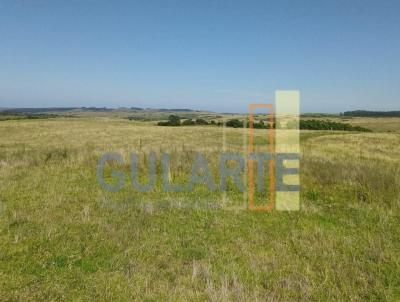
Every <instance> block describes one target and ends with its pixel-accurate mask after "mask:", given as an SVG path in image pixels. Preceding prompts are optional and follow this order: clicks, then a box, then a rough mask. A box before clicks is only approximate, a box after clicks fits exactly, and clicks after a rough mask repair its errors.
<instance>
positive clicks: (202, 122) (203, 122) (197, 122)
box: [196, 118, 208, 125]
mask: <svg viewBox="0 0 400 302" xmlns="http://www.w3.org/2000/svg"><path fill="white" fill-rule="evenodd" d="M196 125H208V123H207V121H206V120H204V119H202V118H198V119H196Z"/></svg>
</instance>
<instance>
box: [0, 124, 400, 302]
mask: <svg viewBox="0 0 400 302" xmlns="http://www.w3.org/2000/svg"><path fill="white" fill-rule="evenodd" d="M374 120H376V119H374ZM356 121H357V122H356ZM353 122H354V123H356V124H357V125H360V126H363V127H367V128H369V127H368V126H370V128H371V129H373V130H375V131H381V132H373V133H354V132H347V133H346V132H332V131H326V132H324V131H302V132H301V150H302V154H301V181H302V190H301V211H299V212H291V213H289V212H271V213H264V212H251V211H248V210H246V203H245V202H244V201H243V194H242V193H240V192H238V191H237V190H235V189H233V188H232V189H230V190H228V192H227V193H226V194H223V193H218V192H208V190H205V188H202V187H201V186H200V187H198V188H196V189H195V190H194V191H192V192H181V193H174V194H172V193H165V192H162V190H161V186H160V184H158V185H157V187H156V189H155V190H153V191H151V192H148V193H145V194H144V193H139V192H137V191H135V190H134V189H132V188H130V187H129V185H128V184H127V185H126V186H124V188H123V189H122V190H120V191H119V192H117V193H110V192H105V191H104V190H102V188H101V187H100V186H99V184H98V182H97V179H96V166H97V162H98V159H99V158H100V156H101V155H102V154H103V153H104V152H108V151H113V152H119V153H121V154H123V155H124V158H125V164H124V165H123V167H122V169H124V171H125V172H126V173H129V153H130V152H132V151H138V152H139V153H140V155H141V156H144V154H147V153H148V151H150V150H153V151H155V152H156V153H157V154H158V155H160V153H161V152H169V153H170V154H171V156H172V162H173V164H174V165H175V167H176V169H174V171H173V172H171V175H170V177H171V178H172V179H174V180H178V181H182V180H184V179H185V177H187V171H190V159H191V158H192V157H193V154H194V152H195V151H202V152H205V153H206V154H207V155H208V159H209V163H210V166H211V167H212V170H213V171H215V167H216V165H217V163H216V155H217V154H218V152H220V151H221V148H222V147H223V143H222V128H221V127H208V126H206V127H199V126H193V127H157V126H154V123H152V122H134V121H128V120H126V119H118V118H108V117H80V118H54V119H46V120H14V121H2V122H0V138H1V139H0V301H42V300H53V301H93V300H97V301H112V300H115V301H131V300H138V301H188V300H194V301H204V300H210V301H399V300H400V252H399V251H400V229H399V225H400V149H399V145H400V134H399V130H400V125H399V124H398V119H396V121H394V120H391V119H379V121H376V122H375V123H370V124H369V123H368V122H366V120H365V119H364V120H363V122H360V120H358V119H351V123H353ZM386 124H387V125H389V124H390V127H389V126H388V127H389V128H390V129H389V128H387V127H386ZM396 125H399V126H398V127H397V126H396ZM379 127H381V128H379ZM387 130H391V131H394V132H390V133H388V132H385V131H387ZM243 131H244V129H233V128H229V129H226V148H227V149H228V150H234V151H239V152H241V151H242V150H243ZM255 131H256V137H257V138H258V139H260V140H261V138H262V137H264V136H265V131H266V130H255ZM140 169H142V170H146V169H145V165H144V163H143V162H142V163H141V164H140Z"/></svg>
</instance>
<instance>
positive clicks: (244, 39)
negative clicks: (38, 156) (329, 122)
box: [0, 0, 400, 112]
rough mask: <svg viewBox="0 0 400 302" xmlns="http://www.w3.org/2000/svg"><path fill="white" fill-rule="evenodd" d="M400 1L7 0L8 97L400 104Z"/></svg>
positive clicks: (141, 103)
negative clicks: (282, 96)
mask: <svg viewBox="0 0 400 302" xmlns="http://www.w3.org/2000/svg"><path fill="white" fill-rule="evenodd" d="M399 16H400V1H368V0H365V1H341V0H335V1H324V0H319V1H274V2H272V1H206V0H204V1H199V0H197V1H189V0H187V1H167V0H165V1H100V0H98V1H90V0H86V1H85V0H81V1H57V0H53V1H43V0H33V1H22V0H13V1H8V0H1V1H0V107H45V106H107V107H119V106H129V107H130V106H138V107H153V108H160V107H162V108H193V109H208V110H214V111H220V112H241V111H245V110H246V108H247V104H248V103H254V102H271V100H273V96H274V91H275V90H278V89H296V90H300V92H301V96H302V99H301V101H302V105H301V109H302V111H303V112H340V111H345V110H352V109H370V110H396V109H397V110H400V17H399Z"/></svg>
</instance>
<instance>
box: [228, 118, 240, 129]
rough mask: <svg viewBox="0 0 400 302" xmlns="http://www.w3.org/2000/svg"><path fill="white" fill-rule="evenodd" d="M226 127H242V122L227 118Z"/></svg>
mask: <svg viewBox="0 0 400 302" xmlns="http://www.w3.org/2000/svg"><path fill="white" fill-rule="evenodd" d="M226 126H227V127H232V128H241V127H243V122H241V121H239V120H238V119H233V120H229V121H227V122H226Z"/></svg>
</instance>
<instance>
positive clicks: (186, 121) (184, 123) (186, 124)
mask: <svg viewBox="0 0 400 302" xmlns="http://www.w3.org/2000/svg"><path fill="white" fill-rule="evenodd" d="M192 125H196V123H195V122H194V121H192V120H191V119H188V120H184V121H183V122H182V126H192Z"/></svg>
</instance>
